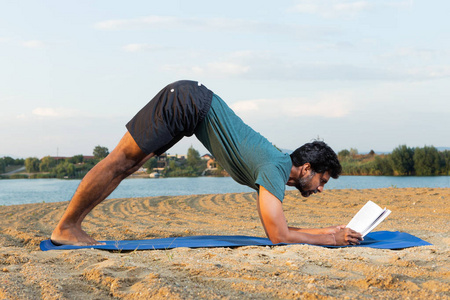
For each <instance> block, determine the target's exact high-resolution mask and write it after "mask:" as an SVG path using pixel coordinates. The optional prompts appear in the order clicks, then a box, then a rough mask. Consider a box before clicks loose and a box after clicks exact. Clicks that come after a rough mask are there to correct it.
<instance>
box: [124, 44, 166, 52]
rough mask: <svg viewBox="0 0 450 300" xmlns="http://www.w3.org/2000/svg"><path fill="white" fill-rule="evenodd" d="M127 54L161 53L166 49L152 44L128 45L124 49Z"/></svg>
mask: <svg viewBox="0 0 450 300" xmlns="http://www.w3.org/2000/svg"><path fill="white" fill-rule="evenodd" d="M122 49H123V50H124V51H126V52H142V51H159V50H163V49H165V47H162V46H158V45H150V44H128V45H125V46H123V47H122Z"/></svg>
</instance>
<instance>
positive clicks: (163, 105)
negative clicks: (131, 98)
mask: <svg viewBox="0 0 450 300" xmlns="http://www.w3.org/2000/svg"><path fill="white" fill-rule="evenodd" d="M212 95H213V92H212V91H210V90H209V89H207V88H206V87H205V86H204V85H202V84H201V83H197V82H196V81H188V80H183V81H177V82H174V83H171V84H169V85H168V86H166V87H165V88H164V89H162V90H161V91H160V92H159V93H158V94H157V95H156V96H155V97H154V98H153V99H152V100H151V101H150V102H149V103H148V104H147V105H146V106H144V107H143V108H142V109H141V110H140V111H139V112H138V113H137V114H136V115H135V116H134V117H133V119H131V120H130V122H128V123H127V125H126V127H127V129H128V131H129V132H130V134H131V136H132V137H133V139H134V140H135V141H136V143H137V144H138V146H139V148H140V149H141V150H142V151H143V152H144V153H146V154H150V153H155V155H161V154H163V153H164V152H166V151H167V150H168V149H169V148H170V147H172V146H173V145H175V144H176V143H177V142H178V141H179V140H181V139H182V138H183V137H184V136H191V135H192V134H194V131H195V129H196V127H197V125H198V124H199V123H200V122H201V121H203V119H204V118H205V116H206V114H207V113H208V111H209V108H210V106H211V100H212Z"/></svg>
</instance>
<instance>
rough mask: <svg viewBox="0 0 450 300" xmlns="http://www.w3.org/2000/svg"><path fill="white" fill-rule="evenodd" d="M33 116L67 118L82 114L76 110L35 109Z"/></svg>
mask: <svg viewBox="0 0 450 300" xmlns="http://www.w3.org/2000/svg"><path fill="white" fill-rule="evenodd" d="M31 114H32V115H33V116H37V117H41V118H66V117H73V116H78V115H79V114H80V112H79V111H78V110H76V109H67V108H51V107H37V108H35V109H33V111H32V112H31ZM21 116H22V118H23V117H24V116H23V115H21Z"/></svg>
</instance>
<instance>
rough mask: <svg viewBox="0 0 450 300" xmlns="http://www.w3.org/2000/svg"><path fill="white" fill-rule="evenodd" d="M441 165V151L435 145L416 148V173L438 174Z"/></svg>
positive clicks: (421, 174)
mask: <svg viewBox="0 0 450 300" xmlns="http://www.w3.org/2000/svg"><path fill="white" fill-rule="evenodd" d="M440 167H441V162H440V156H439V151H438V150H437V149H436V148H435V147H433V146H425V147H423V148H416V149H415V151H414V169H415V170H416V175H419V176H430V175H438V174H439V171H440Z"/></svg>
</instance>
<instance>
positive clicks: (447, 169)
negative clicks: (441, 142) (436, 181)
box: [440, 150, 450, 175]
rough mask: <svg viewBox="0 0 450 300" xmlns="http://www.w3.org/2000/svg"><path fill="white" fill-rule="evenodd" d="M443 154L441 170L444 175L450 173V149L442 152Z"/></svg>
mask: <svg viewBox="0 0 450 300" xmlns="http://www.w3.org/2000/svg"><path fill="white" fill-rule="evenodd" d="M440 155H441V171H440V174H442V175H450V150H444V151H442V152H440Z"/></svg>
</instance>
